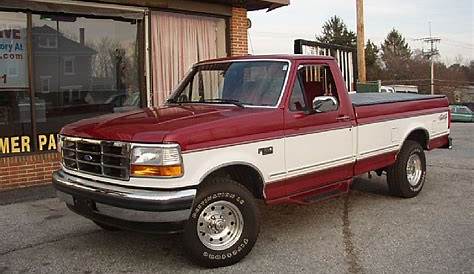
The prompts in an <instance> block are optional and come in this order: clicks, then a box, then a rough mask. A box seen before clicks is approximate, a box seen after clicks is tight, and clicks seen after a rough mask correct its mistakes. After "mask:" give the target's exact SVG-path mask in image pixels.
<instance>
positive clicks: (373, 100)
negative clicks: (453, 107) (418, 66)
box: [350, 93, 445, 107]
mask: <svg viewBox="0 0 474 274" xmlns="http://www.w3.org/2000/svg"><path fill="white" fill-rule="evenodd" d="M350 96H351V100H352V104H353V105H354V106H357V107H360V106H371V105H378V104H390V103H401V102H410V101H420V100H430V99H441V98H444V97H445V96H444V95H423V94H413V93H356V94H351V95H350Z"/></svg>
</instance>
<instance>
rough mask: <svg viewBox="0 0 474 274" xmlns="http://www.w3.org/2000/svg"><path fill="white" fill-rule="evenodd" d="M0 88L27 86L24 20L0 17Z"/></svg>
mask: <svg viewBox="0 0 474 274" xmlns="http://www.w3.org/2000/svg"><path fill="white" fill-rule="evenodd" d="M0 88H28V56H27V35H26V20H18V19H14V18H0Z"/></svg>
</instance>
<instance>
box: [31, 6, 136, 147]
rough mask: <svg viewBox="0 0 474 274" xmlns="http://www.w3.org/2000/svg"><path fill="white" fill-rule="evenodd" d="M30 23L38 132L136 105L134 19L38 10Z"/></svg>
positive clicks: (51, 131)
mask: <svg viewBox="0 0 474 274" xmlns="http://www.w3.org/2000/svg"><path fill="white" fill-rule="evenodd" d="M32 21H33V26H32V36H33V47H32V48H33V53H32V54H33V64H34V72H35V73H34V83H35V84H34V88H35V91H34V92H35V93H34V94H35V98H36V103H37V104H41V107H40V109H42V111H43V113H41V115H39V117H43V119H38V118H37V122H36V126H37V132H38V134H45V135H48V134H53V133H54V134H55V133H58V132H59V131H60V129H61V127H63V126H64V125H65V124H68V123H71V122H75V121H78V120H81V119H85V118H89V117H95V116H98V115H102V114H106V113H112V112H122V111H128V110H131V109H133V108H137V107H139V106H140V93H139V79H138V70H139V69H138V62H139V60H138V48H137V30H138V28H137V24H136V23H131V22H126V21H117V20H112V19H98V18H85V17H79V16H78V17H76V16H69V15H61V16H56V15H40V14H37V15H35V14H34V15H33V17H32ZM40 143H41V142H40ZM40 145H41V144H40ZM40 150H41V147H40Z"/></svg>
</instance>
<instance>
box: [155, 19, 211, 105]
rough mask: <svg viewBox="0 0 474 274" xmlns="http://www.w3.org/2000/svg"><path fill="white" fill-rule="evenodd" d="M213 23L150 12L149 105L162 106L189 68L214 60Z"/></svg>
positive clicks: (207, 20) (206, 20)
mask: <svg viewBox="0 0 474 274" xmlns="http://www.w3.org/2000/svg"><path fill="white" fill-rule="evenodd" d="M217 20H219V19H215V18H208V17H202V16H193V15H183V14H176V13H169V12H152V14H151V30H152V35H151V44H152V65H153V73H152V76H153V104H154V106H159V105H162V104H163V103H164V102H165V101H166V99H167V98H168V96H169V95H170V93H171V92H172V91H173V89H174V88H175V87H176V86H177V84H178V83H179V81H180V80H182V78H183V77H184V76H185V74H186V72H187V71H188V70H189V69H190V68H191V66H192V65H193V64H194V63H196V62H198V61H201V60H206V59H212V58H217V56H218V53H217V52H218V49H217V27H218V26H217Z"/></svg>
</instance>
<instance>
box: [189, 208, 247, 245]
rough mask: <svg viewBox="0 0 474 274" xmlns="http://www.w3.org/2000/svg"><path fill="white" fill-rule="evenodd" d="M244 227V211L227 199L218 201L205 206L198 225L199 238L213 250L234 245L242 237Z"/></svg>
mask: <svg viewBox="0 0 474 274" xmlns="http://www.w3.org/2000/svg"><path fill="white" fill-rule="evenodd" d="M243 228H244V219H243V218H242V213H241V212H240V210H239V208H238V207H237V206H236V205H234V204H232V203H230V202H227V201H216V202H213V203H212V204H210V205H208V206H207V207H206V208H204V210H203V211H201V214H199V218H198V221H197V225H196V230H197V234H198V236H199V240H200V241H201V243H202V244H204V245H205V246H206V247H207V248H209V249H212V250H225V249H227V248H230V247H231V246H233V245H234V244H235V243H236V242H237V241H238V240H239V239H240V236H241V235H242V231H243Z"/></svg>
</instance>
